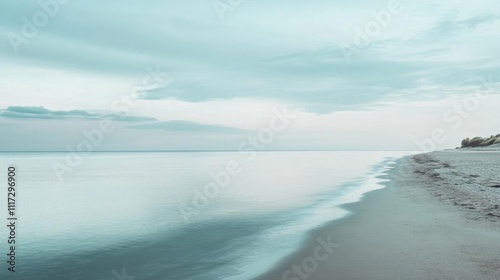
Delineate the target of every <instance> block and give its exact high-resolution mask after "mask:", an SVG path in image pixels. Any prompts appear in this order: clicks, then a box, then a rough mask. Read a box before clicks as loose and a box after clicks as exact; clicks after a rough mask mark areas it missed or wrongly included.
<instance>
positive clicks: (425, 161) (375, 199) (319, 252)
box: [258, 149, 500, 280]
mask: <svg viewBox="0 0 500 280" xmlns="http://www.w3.org/2000/svg"><path fill="white" fill-rule="evenodd" d="M387 179H389V181H388V182H387V187H386V188H385V189H382V190H378V191H374V192H372V193H369V194H368V195H367V196H366V197H365V199H363V201H362V202H359V203H354V204H351V205H347V206H346V207H345V208H347V209H349V210H351V211H352V212H353V214H352V215H351V216H349V217H346V218H344V219H342V220H340V221H336V222H333V223H331V224H329V225H326V226H324V227H322V228H320V229H318V230H315V231H314V232H311V234H310V236H309V238H308V240H307V241H305V243H304V246H303V247H302V248H301V249H300V250H299V251H298V252H296V253H294V254H293V255H291V256H289V257H288V258H286V259H285V260H283V261H282V262H281V263H280V264H279V265H277V266H276V267H275V268H274V269H273V270H272V271H269V272H268V273H266V274H264V275H262V276H261V277H259V278H258V279H262V280H264V279H265V280H267V279H269V280H270V279H272V280H277V279H289V280H303V279H313V280H314V279H319V280H329V279H373V280H377V279H381V280H382V279H384V280H387V279H398V280H399V279H450V280H455V279H457V280H458V279H487V280H489V279H491V280H498V279H500V209H499V204H500V188H499V187H497V185H500V151H498V150H495V149H489V150H452V151H444V152H435V153H429V154H421V155H416V156H413V157H406V158H403V159H401V160H399V161H398V162H397V164H396V166H395V168H394V169H393V170H392V171H390V172H389V174H388V175H387ZM318 238H320V239H318ZM319 240H321V241H319ZM325 242H326V243H328V242H329V243H330V244H333V243H334V244H335V246H331V247H330V248H328V246H326V247H325V244H324V243H325ZM328 249H330V251H328Z"/></svg>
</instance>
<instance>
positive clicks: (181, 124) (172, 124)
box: [125, 120, 245, 134]
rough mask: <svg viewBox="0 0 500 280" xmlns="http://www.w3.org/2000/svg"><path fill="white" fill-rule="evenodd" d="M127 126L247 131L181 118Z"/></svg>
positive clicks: (206, 130) (183, 129)
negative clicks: (181, 119)
mask: <svg viewBox="0 0 500 280" xmlns="http://www.w3.org/2000/svg"><path fill="white" fill-rule="evenodd" d="M125 128H131V129H145V130H164V131H168V132H197V133H230V134H236V133H242V132H244V131H245V130H241V129H237V128H232V127H227V126H219V125H209V124H202V123H197V122H190V121H179V120H174V121H166V122H154V123H145V124H135V125H129V126H126V127H125Z"/></svg>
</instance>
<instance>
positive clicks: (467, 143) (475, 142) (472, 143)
mask: <svg viewBox="0 0 500 280" xmlns="http://www.w3.org/2000/svg"><path fill="white" fill-rule="evenodd" d="M497 143H500V134H498V135H496V136H494V135H491V137H489V138H483V137H474V138H472V139H470V138H466V139H464V140H462V148H472V147H485V146H490V145H493V144H497Z"/></svg>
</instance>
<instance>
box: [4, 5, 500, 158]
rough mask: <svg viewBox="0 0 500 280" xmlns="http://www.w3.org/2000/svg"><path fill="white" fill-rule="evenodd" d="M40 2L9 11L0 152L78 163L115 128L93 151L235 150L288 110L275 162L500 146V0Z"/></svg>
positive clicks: (6, 9) (277, 141)
mask: <svg viewBox="0 0 500 280" xmlns="http://www.w3.org/2000/svg"><path fill="white" fill-rule="evenodd" d="M38 2H39V1H22V2H19V1H17V2H16V1H7V0H0V4H1V7H2V9H1V10H0V18H2V21H1V22H0V32H1V33H0V34H1V36H2V40H1V45H0V61H1V63H2V67H1V68H0V132H1V135H2V136H3V135H9V136H8V137H2V138H1V139H0V150H4V151H11V150H65V149H66V147H67V146H68V145H69V146H75V145H76V144H77V143H78V142H79V141H80V140H81V139H82V137H83V136H82V133H81V131H82V130H84V129H93V128H95V127H98V123H99V121H100V120H102V119H109V120H112V121H113V122H114V124H115V125H116V127H117V128H116V130H114V132H113V133H110V134H109V135H106V138H105V139H104V142H103V143H102V144H100V145H99V147H96V150H108V149H134V150H136V149H154V150H157V149H167V150H172V149H229V150H234V149H237V148H238V144H239V143H240V142H241V141H242V140H244V139H246V137H248V136H249V135H254V134H255V133H257V132H258V131H259V130H260V129H262V128H265V127H266V126H267V123H268V121H269V119H270V118H272V116H273V113H272V111H273V110H274V109H279V110H281V109H282V108H285V107H286V108H289V110H293V111H295V115H296V119H295V120H294V122H292V124H290V126H289V127H287V129H285V130H284V131H283V132H280V135H279V137H276V139H275V140H274V141H273V142H272V143H270V144H269V146H268V147H267V148H269V149H341V150H342V149H363V150H365V149H396V150H397V149H407V150H413V149H417V148H418V147H417V145H416V144H415V142H416V141H421V140H422V139H426V138H428V137H429V136H430V135H432V132H433V131H434V130H435V129H436V128H438V129H442V130H444V131H445V132H446V136H447V137H446V141H443V143H438V145H437V147H454V146H456V145H458V144H459V142H460V140H461V139H462V138H464V137H467V136H471V135H476V134H477V135H485V136H487V135H489V134H493V133H499V132H500V131H499V130H498V128H499V127H500V113H499V111H498V105H500V98H499V95H498V82H497V81H499V80H500V66H499V65H500V64H499V63H500V59H499V55H498V50H499V49H500V38H499V36H500V35H499V33H498V31H499V30H500V2H498V1H493V0H488V1H487V0H479V1H451V0H444V1H439V2H438V3H436V1H427V0H424V1H400V2H397V3H396V2H392V1H378V0H377V1H368V0H359V1H331V0H330V1H326V0H317V1H292V0H288V1H285V0H276V1H264V0H252V1H250V0H246V1H245V0H242V2H241V4H240V5H237V6H235V7H231V8H230V9H228V10H227V11H225V12H223V17H220V14H221V13H222V12H221V10H219V11H217V9H221V8H224V7H228V6H224V5H227V4H224V3H228V1H225V0H220V1H219V0H218V1H212V0H207V1H192V0H184V1H148V2H147V3H143V2H137V1H130V0H129V1H120V2H117V1H105V2H103V1H64V2H68V3H65V4H59V2H55V0H54V1H48V0H42V1H41V3H49V4H47V6H46V7H45V9H44V8H43V7H41V6H40V4H38ZM61 2H63V1H61ZM54 3H57V4H56V6H54V5H53V4H54ZM118 3H119V4H118ZM394 3H396V4H394ZM390 7H398V12H393V8H390ZM218 13H219V14H218ZM44 14H45V15H47V16H46V18H45V19H44V18H43V17H44ZM384 15H385V16H387V15H390V19H388V18H387V17H384ZM378 17H379V18H382V19H383V20H385V21H383V22H380V19H379V22H377V21H376V19H377V18H378ZM37 20H38V21H39V22H38V23H37ZM44 20H45V22H43V21H44ZM26 22H29V23H28V24H27V23H26ZM30 24H33V26H34V27H35V28H36V30H33V29H30V28H29V27H26V26H27V25H30ZM370 24H372V27H373V24H376V25H377V24H378V26H379V27H380V29H379V30H375V31H376V34H375V33H374V34H372V35H373V36H372V35H369V34H370V33H369V31H366V30H367V28H368V29H369V28H370ZM360 30H361V31H362V32H363V34H365V35H362V36H368V37H365V38H368V41H369V42H368V44H365V45H359V44H358V45H357V49H356V51H354V50H355V49H354V47H355V46H356V43H355V42H356V38H360ZM345 46H350V48H349V49H346V48H345ZM346 50H347V52H346ZM349 51H353V52H352V53H351V55H349V56H348V57H346V53H348V52H349ZM154 69H157V71H158V70H159V72H160V73H161V82H155V83H152V81H153V80H152V79H151V77H148V75H150V74H149V73H150V72H151V70H154ZM153 72H154V71H153ZM145 77H146V80H147V81H148V82H146V84H147V86H146V89H143V90H141V91H139V92H138V91H135V93H136V94H133V95H132V100H131V101H130V102H131V103H133V106H131V107H127V108H125V107H124V106H121V107H120V106H116V103H115V100H121V99H120V98H123V97H124V96H128V97H130V95H131V93H132V92H134V89H137V87H138V86H141V85H144V83H145V82H144V79H145ZM480 77H483V78H485V79H487V80H488V81H489V82H488V85H487V87H485V86H484V85H483V84H481V82H480V79H479V78H480ZM476 90H480V91H481V92H483V93H485V94H487V98H485V99H484V100H483V99H482V100H479V103H478V105H477V106H475V107H474V110H469V111H468V112H462V113H461V114H460V113H458V111H453V113H449V112H448V111H449V110H450V109H451V110H456V109H454V108H456V107H455V106H456V104H464V102H467V101H466V100H467V99H466V98H471V97H474V94H475V92H476ZM469 101H470V100H469ZM476 107H477V108H476ZM458 116H459V117H460V120H458V119H457V117H458ZM79 139H80V140H79Z"/></svg>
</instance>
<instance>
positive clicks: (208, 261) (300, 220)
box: [0, 152, 407, 280]
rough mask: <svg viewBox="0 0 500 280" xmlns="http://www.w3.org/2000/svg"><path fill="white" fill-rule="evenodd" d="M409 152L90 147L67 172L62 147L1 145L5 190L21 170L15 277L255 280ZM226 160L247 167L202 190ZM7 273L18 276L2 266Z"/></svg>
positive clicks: (4, 249)
mask: <svg viewBox="0 0 500 280" xmlns="http://www.w3.org/2000/svg"><path fill="white" fill-rule="evenodd" d="M404 154H407V153H404V152H261V153H258V154H257V156H256V157H255V159H249V158H248V156H247V155H242V154H239V153H236V152H217V153H215V152H206V153H203V152H196V153H194V152H193V153H188V152H184V153H93V154H88V155H85V156H84V157H83V158H82V159H83V160H82V162H81V164H80V165H78V166H77V167H75V168H73V169H72V170H71V172H69V171H68V172H67V173H65V174H64V175H63V176H62V180H60V179H59V178H58V176H56V173H55V172H54V169H53V165H54V163H55V162H59V163H61V164H63V163H65V157H66V154H65V153H20V154H12V153H3V154H0V161H1V163H2V169H4V170H2V173H1V174H2V176H1V180H3V181H4V183H2V186H6V175H5V171H6V169H7V165H8V164H12V163H13V164H16V165H17V167H18V170H19V171H18V180H19V187H18V205H17V208H18V216H19V221H18V243H17V260H18V261H17V272H16V274H15V277H13V278H12V279H28V280H31V279H37V280H40V279H51V280H59V279H61V280H71V279H85V280H89V279H93V280H99V279H109V280H112V279H114V280H121V279H120V278H119V277H117V276H116V275H118V276H119V275H121V274H122V272H123V271H122V269H125V272H126V275H129V276H135V279H136V280H141V279H162V280H163V279H203V280H210V279H235V280H236V279H251V278H252V277H255V276H258V275H259V274H261V273H263V272H264V271H266V270H268V269H270V268H271V267H272V266H273V265H274V264H276V263H277V262H278V261H280V260H281V259H282V258H283V257H284V256H286V255H287V254H289V253H292V252H293V251H294V250H296V249H298V248H299V246H300V245H301V242H303V241H304V239H305V237H306V236H307V232H308V231H309V230H311V229H312V228H316V227H317V226H318V225H323V224H325V223H326V222H329V221H332V220H335V219H339V218H341V217H344V216H345V215H347V214H348V212H346V211H345V210H343V209H341V208H339V207H338V206H339V205H342V204H345V203H349V202H354V201H357V200H359V199H360V198H361V196H362V195H363V194H364V193H366V192H368V191H370V190H374V189H378V188H381V187H382V186H381V185H380V183H381V182H382V181H383V180H381V179H379V178H377V177H378V176H379V175H380V174H382V172H384V171H385V170H387V165H388V164H389V163H391V161H392V160H393V159H394V158H396V157H400V156H402V155H404ZM228 162H233V163H238V164H239V169H238V170H239V172H240V173H239V174H237V175H234V176H233V175H230V176H229V178H230V183H229V184H228V185H227V187H224V188H219V190H218V192H217V191H216V190H215V189H212V190H213V192H208V194H209V195H208V197H207V196H205V195H203V198H200V197H201V196H200V195H202V194H203V193H204V191H205V189H204V187H205V186H207V185H208V184H210V183H213V184H215V181H214V179H213V178H212V177H211V175H210V174H211V173H220V172H221V171H224V170H225V169H226V165H227V164H228ZM212 186H213V185H212ZM2 189H3V190H2V191H1V193H0V199H1V200H0V201H2V202H4V201H6V189H5V188H2ZM194 203H196V205H195V204H194ZM0 205H2V206H1V208H0V211H2V212H4V213H6V210H7V209H6V208H7V207H6V205H5V204H4V203H3V204H0ZM196 206H198V207H196ZM3 216H4V217H5V216H6V215H3ZM4 220H5V219H4ZM5 222H6V220H5ZM0 232H1V236H0V240H2V241H1V242H2V243H0V249H1V251H0V253H1V254H2V255H4V256H5V254H6V253H8V252H7V242H6V241H5V240H6V238H7V232H6V230H4V229H2V230H1V231H0ZM4 252H5V253H4ZM0 269H1V270H0V278H1V279H4V277H5V276H12V275H11V274H12V273H8V272H7V265H6V263H5V262H2V265H1V267H0ZM9 279H10V278H9ZM125 279H126V278H125Z"/></svg>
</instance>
